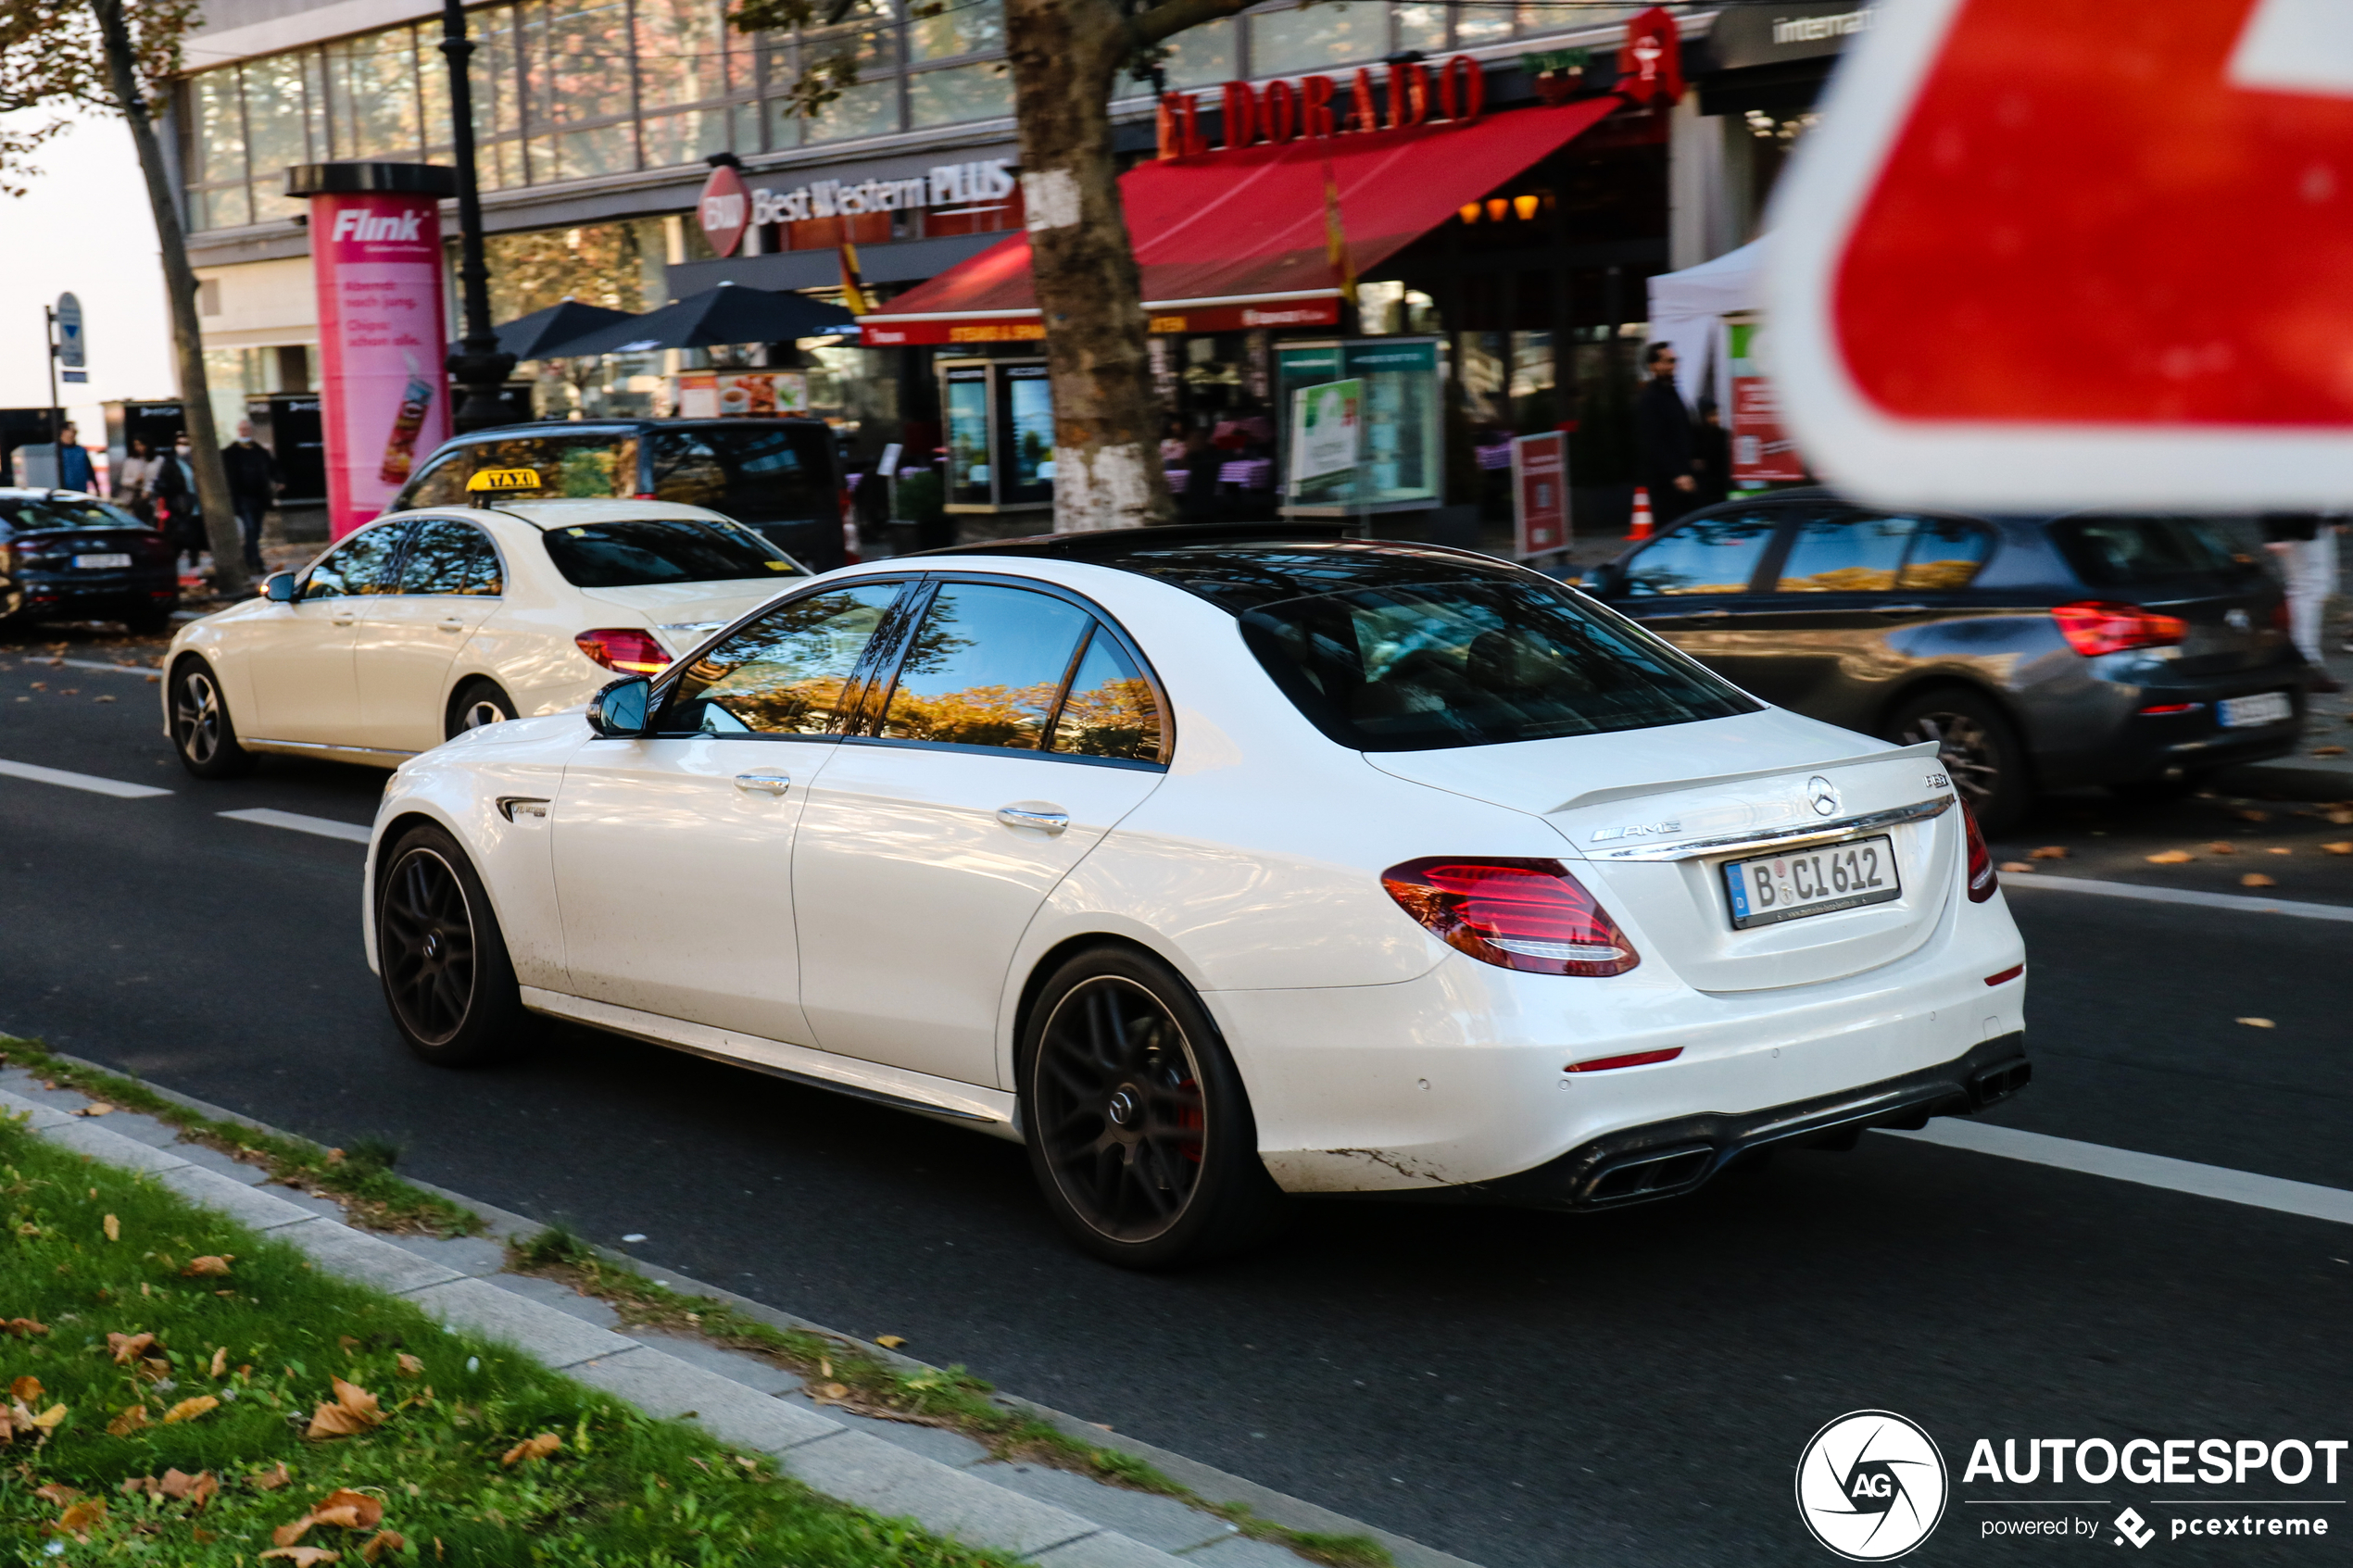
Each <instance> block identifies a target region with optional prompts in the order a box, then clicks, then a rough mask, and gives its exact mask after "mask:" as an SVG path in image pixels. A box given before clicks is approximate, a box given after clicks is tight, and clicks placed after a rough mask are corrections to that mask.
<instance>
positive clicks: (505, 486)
mask: <svg viewBox="0 0 2353 1568" xmlns="http://www.w3.org/2000/svg"><path fill="white" fill-rule="evenodd" d="M466 488H467V489H468V490H470V491H478V490H500V491H504V490H537V489H540V488H542V485H541V484H540V481H539V470H537V469H484V470H482V471H481V472H480V473H477V474H475V475H474V476H473V477H472V479H470V480H468V481H466Z"/></svg>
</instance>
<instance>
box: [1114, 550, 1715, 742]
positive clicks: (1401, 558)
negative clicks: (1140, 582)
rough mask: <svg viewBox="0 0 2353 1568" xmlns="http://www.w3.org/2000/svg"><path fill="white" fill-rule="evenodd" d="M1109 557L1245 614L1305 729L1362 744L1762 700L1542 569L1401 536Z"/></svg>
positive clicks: (1691, 713)
mask: <svg viewBox="0 0 2353 1568" xmlns="http://www.w3.org/2000/svg"><path fill="white" fill-rule="evenodd" d="M1113 564H1115V565H1119V566H1124V567H1126V568H1127V569H1128V570H1130V571H1140V572H1144V573H1147V574H1149V575H1151V576H1156V577H1162V578H1165V579H1166V580H1168V581H1170V582H1172V583H1176V585H1177V586H1179V587H1182V588H1185V589H1187V590H1189V591H1190V592H1192V593H1195V594H1199V595H1200V596H1202V597H1203V598H1205V599H1208V600H1209V601H1210V602H1212V603H1213V604H1216V605H1219V606H1221V607H1223V608H1226V609H1228V610H1231V611H1232V612H1233V613H1234V614H1235V615H1236V616H1238V617H1239V618H1240V621H1241V630H1242V637H1243V640H1244V641H1245V642H1246V643H1248V644H1249V646H1250V649H1251V651H1252V653H1253V654H1255V655H1257V657H1258V661H1259V663H1261V664H1262V665H1264V666H1265V669H1266V672H1267V673H1268V674H1269V675H1271V676H1273V677H1274V679H1275V683H1276V684H1277V685H1278V686H1280V687H1282V689H1283V692H1284V694H1285V695H1286V696H1289V697H1290V699H1291V701H1292V702H1293V703H1295V704H1297V705H1298V707H1299V709H1300V711H1301V712H1302V713H1303V714H1305V715H1306V716H1307V718H1308V719H1309V720H1310V721H1313V722H1314V723H1315V727H1316V728H1317V729H1319V730H1321V731H1323V732H1324V734H1327V735H1328V736H1330V737H1331V738H1332V739H1333V740H1335V741H1337V742H1339V743H1340V745H1342V746H1350V747H1353V748H1354V749H1356V750H1359V751H1423V750H1433V749H1437V748H1439V747H1443V746H1497V745H1504V744H1507V743H1510V742H1513V741H1525V740H1545V739H1550V738H1552V737H1554V736H1557V735H1584V734H1600V733H1603V732H1604V731H1611V730H1640V729H1649V728H1653V727H1655V726H1657V725H1661V724H1686V723H1691V722H1692V721H1696V720H1701V719H1720V718H1723V717H1726V716H1727V715H1730V714H1734V713H1753V712H1755V711H1756V710H1757V709H1759V708H1760V707H1761V705H1760V704H1759V703H1757V702H1756V701H1755V700H1754V699H1753V698H1751V697H1748V696H1744V695H1743V694H1742V693H1741V692H1740V691H1739V690H1738V689H1736V688H1735V687H1733V686H1730V685H1728V684H1725V683H1724V682H1723V681H1721V680H1719V679H1718V678H1717V677H1716V676H1715V675H1712V674H1710V673H1709V672H1708V671H1706V670H1705V669H1703V668H1701V667H1700V666H1699V665H1697V664H1695V663H1693V662H1692V660H1690V659H1686V658H1684V657H1683V656H1682V655H1681V654H1680V653H1678V652H1676V651H1675V650H1674V649H1673V648H1671V647H1669V646H1667V644H1665V643H1663V642H1660V641H1659V640H1658V639H1656V638H1655V637H1653V636H1651V635H1649V634H1648V633H1644V632H1642V631H1641V630H1640V629H1638V628H1636V627H1634V626H1632V625H1630V624H1629V623H1628V622H1627V621H1622V620H1620V619H1619V618H1618V617H1617V616H1615V615H1612V614H1611V613H1609V612H1608V611H1606V610H1604V609H1602V608H1600V607H1598V606H1596V605H1594V604H1593V603H1592V602H1591V601H1590V600H1587V599H1585V598H1583V597H1582V596H1579V595H1577V594H1574V593H1572V592H1570V591H1569V590H1568V589H1566V588H1564V587H1562V586H1561V585H1560V584H1558V583H1554V582H1552V581H1551V580H1549V579H1547V578H1543V577H1540V576H1538V575H1537V574H1536V573H1534V572H1531V571H1522V570H1521V569H1519V568H1517V567H1514V566H1509V565H1506V564H1505V563H1504V562H1502V561H1494V562H1491V563H1483V562H1481V561H1480V560H1479V559H1478V558H1471V557H1466V556H1461V555H1454V554H1451V553H1443V552H1440V551H1435V550H1422V549H1417V548H1415V547H1413V546H1397V545H1372V544H1346V545H1303V546H1263V547H1260V548H1256V549H1248V548H1244V549H1235V548H1231V547H1225V546H1199V547H1191V548H1180V549H1174V550H1147V551H1139V552H1138V553H1137V554H1135V555H1132V556H1127V557H1124V558H1120V559H1119V560H1117V561H1115V562H1114V563H1113Z"/></svg>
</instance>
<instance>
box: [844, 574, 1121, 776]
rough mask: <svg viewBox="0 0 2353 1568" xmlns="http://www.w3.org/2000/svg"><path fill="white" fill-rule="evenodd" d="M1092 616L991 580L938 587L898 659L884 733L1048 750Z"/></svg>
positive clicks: (1066, 603)
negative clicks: (1057, 710)
mask: <svg viewBox="0 0 2353 1568" xmlns="http://www.w3.org/2000/svg"><path fill="white" fill-rule="evenodd" d="M1092 624H1093V618H1092V617H1090V616H1089V615H1088V613H1087V612H1086V611H1085V610H1083V609H1080V608H1078V607H1077V606H1076V605H1074V604H1072V603H1070V602H1069V601H1068V600H1066V599H1058V598H1055V597H1053V596H1051V595H1047V594H1037V593H1032V592H1030V591H1029V590H1028V589H1026V588H1001V587H999V586H997V585H996V584H994V583H947V584H945V585H944V586H942V587H941V588H940V590H939V594H938V596H937V597H936V598H934V599H933V600H932V602H931V608H929V609H927V610H925V612H924V619H923V624H922V625H921V626H919V627H918V628H917V629H916V632H915V635H914V637H913V639H912V641H911V642H910V643H909V645H908V649H907V654H906V657H905V658H904V659H901V660H900V666H899V678H898V682H897V684H895V685H893V686H892V688H891V692H890V702H889V704H888V706H887V707H886V708H885V709H884V710H883V720H882V730H881V733H882V734H884V735H886V736H888V737H891V738H893V739H898V740H927V741H943V742H948V743H951V744H955V745H961V746H1004V747H1007V748H1009V749H1011V750H1015V751H1039V750H1043V749H1045V741H1046V737H1047V735H1048V734H1049V725H1050V723H1051V721H1052V719H1053V713H1054V703H1055V700H1056V698H1058V697H1059V696H1061V695H1062V689H1063V679H1064V677H1066V676H1067V675H1068V674H1069V673H1070V665H1071V658H1072V656H1073V655H1074V654H1076V653H1077V651H1078V640H1079V638H1080V637H1081V636H1083V635H1084V634H1085V633H1087V631H1088V628H1089V627H1090V626H1091V625H1092Z"/></svg>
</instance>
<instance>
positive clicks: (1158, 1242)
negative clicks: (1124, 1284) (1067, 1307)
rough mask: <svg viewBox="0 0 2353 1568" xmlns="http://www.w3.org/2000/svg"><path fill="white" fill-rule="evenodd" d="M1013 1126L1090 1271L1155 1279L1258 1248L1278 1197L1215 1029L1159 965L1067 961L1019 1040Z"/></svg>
mask: <svg viewBox="0 0 2353 1568" xmlns="http://www.w3.org/2000/svg"><path fill="white" fill-rule="evenodd" d="M1020 1061H1021V1079H1020V1083H1021V1102H1022V1103H1021V1110H1022V1126H1023V1129H1024V1133H1025V1137H1026V1141H1027V1143H1028V1146H1029V1162H1030V1169H1031V1171H1032V1172H1033V1173H1035V1174H1036V1176H1037V1178H1038V1186H1039V1188H1040V1189H1041V1190H1042V1191H1043V1192H1044V1194H1045V1197H1046V1202H1047V1206H1048V1207H1049V1208H1050V1209H1051V1210H1053V1214H1054V1218H1055V1219H1056V1220H1057V1221H1058V1222H1060V1223H1061V1224H1062V1226H1063V1229H1064V1230H1065V1231H1067V1232H1068V1233H1069V1234H1070V1236H1072V1238H1073V1239H1074V1240H1076V1242H1077V1243H1078V1245H1079V1246H1081V1247H1083V1248H1086V1249H1087V1250H1088V1252H1091V1253H1093V1254H1094V1255H1095V1256H1096V1257H1098V1258H1101V1259H1103V1260H1104V1261H1108V1262H1113V1263H1117V1264H1119V1265H1121V1266H1122V1267H1124V1268H1131V1269H1164V1268H1173V1267H1176V1266H1177V1265H1179V1264H1184V1263H1194V1262H1199V1261H1203V1260H1205V1259H1208V1258H1211V1257H1214V1256H1216V1255H1217V1254H1219V1253H1223V1252H1227V1251H1231V1250H1233V1249H1234V1248H1239V1247H1242V1246H1246V1245H1248V1244H1249V1243H1251V1242H1252V1241H1254V1240H1257V1239H1259V1238H1260V1237H1261V1236H1265V1234H1266V1233H1267V1232H1268V1231H1269V1230H1271V1229H1272V1228H1273V1225H1274V1223H1275V1222H1276V1221H1277V1218H1278V1217H1279V1214H1280V1210H1281V1206H1282V1194H1281V1193H1280V1192H1279V1191H1278V1190H1277V1188H1276V1186H1275V1184H1274V1181H1273V1180H1272V1178H1270V1177H1269V1176H1268V1175H1267V1174H1266V1168H1265V1165H1264V1164H1263V1163H1261V1162H1260V1160H1259V1158H1258V1134H1257V1127H1256V1124H1255V1123H1253V1121H1252V1117H1251V1112H1250V1099H1249V1096H1248V1095H1247V1094H1246V1093H1245V1092H1244V1090H1243V1088H1242V1082H1241V1075H1240V1073H1238V1072H1237V1071H1235V1068H1234V1063H1233V1059H1232V1058H1231V1057H1230V1056H1229V1055H1227V1051H1226V1047H1225V1045H1224V1043H1223V1042H1222V1041H1221V1040H1220V1039H1219V1038H1218V1035H1217V1029H1216V1026H1215V1025H1214V1023H1212V1022H1210V1018H1209V1014H1208V1013H1207V1011H1206V1010H1203V1009H1202V1005H1201V1002H1200V999H1199V998H1198V997H1195V996H1194V995H1193V992H1192V988H1191V987H1190V986H1189V985H1186V984H1185V983H1184V981H1183V980H1182V979H1181V978H1180V977H1178V975H1177V974H1176V972H1174V971H1173V970H1171V969H1170V968H1169V967H1168V966H1167V965H1166V964H1164V963H1163V962H1161V961H1160V960H1157V959H1154V958H1151V957H1150V956H1149V955H1147V954H1144V953H1141V952H1139V951H1137V950H1135V949H1133V948H1128V947H1114V946H1105V947H1096V948H1090V949H1088V950H1087V951H1084V952H1081V953H1078V954H1076V955H1075V956H1073V957H1072V958H1071V959H1069V960H1067V961H1065V962H1064V963H1063V965H1062V967H1061V968H1060V969H1058V970H1056V971H1055V972H1054V974H1053V975H1052V977H1051V979H1049V980H1048V981H1047V983H1046V985H1045V988H1044V989H1043V990H1042V991H1041V992H1039V994H1038V999H1037V1002H1036V1005H1035V1006H1033V1007H1032V1008H1031V1009H1030V1012H1029V1020H1028V1023H1027V1026H1026V1028H1025V1029H1024V1031H1023V1039H1022V1050H1021V1056H1020Z"/></svg>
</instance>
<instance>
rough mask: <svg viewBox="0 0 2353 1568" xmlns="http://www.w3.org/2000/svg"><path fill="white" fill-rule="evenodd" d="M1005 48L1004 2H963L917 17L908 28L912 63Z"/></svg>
mask: <svg viewBox="0 0 2353 1568" xmlns="http://www.w3.org/2000/svg"><path fill="white" fill-rule="evenodd" d="M1004 46H1005V7H1004V4H1003V0H977V3H975V0H962V3H961V4H954V5H950V6H947V7H945V8H944V9H942V10H940V11H939V12H938V13H937V14H936V15H933V16H928V17H926V16H923V15H921V14H918V15H917V16H916V18H915V19H914V20H913V21H912V23H910V24H909V26H908V29H907V57H908V58H909V59H911V60H951V59H954V58H956V57H957V56H960V55H985V54H990V53H993V52H995V51H997V50H999V49H1002V48H1003V47H1004Z"/></svg>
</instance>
